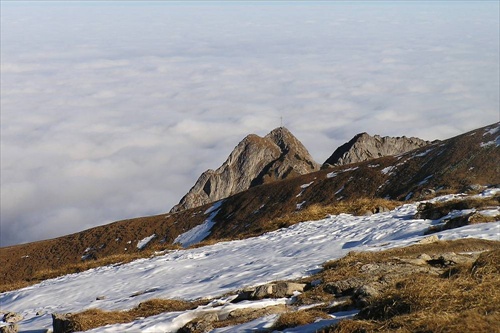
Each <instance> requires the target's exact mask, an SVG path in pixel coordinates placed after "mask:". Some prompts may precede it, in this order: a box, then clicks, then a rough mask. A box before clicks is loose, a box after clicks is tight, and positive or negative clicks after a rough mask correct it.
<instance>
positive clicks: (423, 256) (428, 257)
mask: <svg viewBox="0 0 500 333" xmlns="http://www.w3.org/2000/svg"><path fill="white" fill-rule="evenodd" d="M417 259H422V260H426V261H427V260H431V259H432V258H431V256H430V255H428V254H427V253H422V254H421V255H419V256H418V257H417Z"/></svg>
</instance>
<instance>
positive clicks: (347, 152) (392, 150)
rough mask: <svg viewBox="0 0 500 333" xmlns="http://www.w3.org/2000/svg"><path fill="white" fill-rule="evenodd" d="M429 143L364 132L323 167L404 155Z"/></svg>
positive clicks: (337, 150)
mask: <svg viewBox="0 0 500 333" xmlns="http://www.w3.org/2000/svg"><path fill="white" fill-rule="evenodd" d="M429 143H430V141H425V140H422V139H419V138H415V137H410V138H407V137H406V136H402V137H389V136H384V137H381V136H379V135H374V136H371V135H369V134H368V133H366V132H363V133H359V134H357V135H355V136H354V137H353V138H352V139H351V140H350V141H349V142H346V143H344V144H343V145H342V146H340V147H338V148H337V149H336V150H335V151H334V152H333V154H332V155H331V156H330V157H329V158H328V159H327V160H326V161H325V163H324V164H323V167H328V166H333V165H346V164H351V163H357V162H362V161H366V160H370V159H373V158H378V157H382V156H391V155H398V154H403V153H406V152H408V151H410V150H413V149H417V148H420V147H423V146H426V145H428V144H429Z"/></svg>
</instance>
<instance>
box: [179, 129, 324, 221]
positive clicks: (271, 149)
mask: <svg viewBox="0 0 500 333" xmlns="http://www.w3.org/2000/svg"><path fill="white" fill-rule="evenodd" d="M317 170H319V164H318V163H316V162H315V161H314V159H313V158H312V157H311V155H310V154H309V152H308V151H307V149H306V148H305V147H304V145H303V144H302V143H301V142H300V141H299V140H298V139H297V138H296V137H295V136H294V135H293V134H292V133H291V132H290V131H289V130H288V129H286V128H285V127H278V128H276V129H274V130H272V131H271V132H270V133H268V134H267V135H266V136H264V137H260V136H258V135H255V134H250V135H247V136H246V137H245V138H244V139H243V140H242V141H240V143H238V145H237V146H236V147H235V148H234V149H233V151H232V152H231V153H230V154H229V157H228V158H227V159H226V161H225V162H224V163H223V164H222V165H221V166H220V167H219V168H217V169H216V170H211V169H209V170H207V171H205V172H203V173H202V174H201V176H200V177H199V178H198V180H197V181H196V182H195V184H194V185H193V187H192V188H191V189H190V190H189V191H188V193H187V194H186V195H184V197H183V198H182V199H181V200H180V202H179V204H177V205H175V206H174V207H173V208H172V209H171V211H170V212H171V213H173V212H178V211H181V210H185V209H189V208H194V207H199V206H201V205H204V204H207V203H211V202H214V201H217V200H220V199H223V198H227V197H229V196H231V195H233V194H236V193H238V192H241V191H244V190H247V189H248V188H250V187H253V186H257V185H261V184H265V183H269V182H273V181H276V180H280V179H286V178H289V177H295V176H298V175H302V174H305V173H309V172H314V171H317Z"/></svg>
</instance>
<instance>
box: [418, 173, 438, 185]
mask: <svg viewBox="0 0 500 333" xmlns="http://www.w3.org/2000/svg"><path fill="white" fill-rule="evenodd" d="M433 176H434V175H430V176H427V177H425V179H424V180H422V181H421V182H419V183H418V185H419V186H420V185H424V184H426V183H427V182H428V181H429V179H431V178H432V177H433Z"/></svg>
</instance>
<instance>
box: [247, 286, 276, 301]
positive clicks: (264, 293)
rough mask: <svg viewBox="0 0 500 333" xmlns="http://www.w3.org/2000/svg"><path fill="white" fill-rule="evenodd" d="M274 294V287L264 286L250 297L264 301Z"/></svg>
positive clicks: (259, 287)
mask: <svg viewBox="0 0 500 333" xmlns="http://www.w3.org/2000/svg"><path fill="white" fill-rule="evenodd" d="M272 294H273V285H272V284H265V285H263V286H258V287H257V288H255V291H254V292H253V293H252V294H251V295H250V297H251V299H262V298H265V297H269V296H271V295H272Z"/></svg>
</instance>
